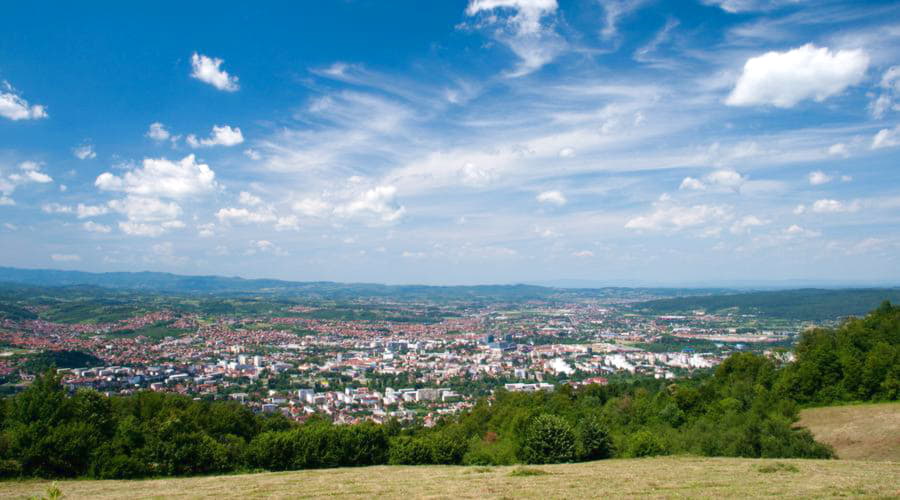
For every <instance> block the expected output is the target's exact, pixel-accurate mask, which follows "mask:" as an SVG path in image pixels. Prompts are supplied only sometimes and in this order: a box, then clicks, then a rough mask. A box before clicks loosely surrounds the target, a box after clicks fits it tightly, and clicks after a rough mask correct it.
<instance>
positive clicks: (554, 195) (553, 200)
mask: <svg viewBox="0 0 900 500" xmlns="http://www.w3.org/2000/svg"><path fill="white" fill-rule="evenodd" d="M535 199H536V200H537V201H538V203H544V204H547V203H549V204H551V205H556V206H560V207H561V206H563V205H565V204H566V202H567V201H568V200H566V197H565V195H563V194H562V193H561V192H559V191H555V190H554V191H544V192H542V193H538V195H537V196H535Z"/></svg>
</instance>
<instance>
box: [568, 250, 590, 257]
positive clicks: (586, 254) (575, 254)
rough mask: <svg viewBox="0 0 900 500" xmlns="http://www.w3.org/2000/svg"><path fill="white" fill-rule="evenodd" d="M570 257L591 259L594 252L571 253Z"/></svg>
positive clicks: (580, 251)
mask: <svg viewBox="0 0 900 500" xmlns="http://www.w3.org/2000/svg"><path fill="white" fill-rule="evenodd" d="M572 256H573V257H581V258H586V257H593V256H594V252H592V251H590V250H579V251H577V252H572Z"/></svg>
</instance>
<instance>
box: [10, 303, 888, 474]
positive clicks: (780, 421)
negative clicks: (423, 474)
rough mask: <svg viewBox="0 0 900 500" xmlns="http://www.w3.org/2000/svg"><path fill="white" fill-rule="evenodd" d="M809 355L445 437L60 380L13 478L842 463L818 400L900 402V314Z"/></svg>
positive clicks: (493, 410) (727, 365)
mask: <svg viewBox="0 0 900 500" xmlns="http://www.w3.org/2000/svg"><path fill="white" fill-rule="evenodd" d="M795 353H796V360H795V361H793V362H790V363H786V364H779V363H778V362H776V361H775V360H773V359H771V358H767V357H764V356H760V355H756V354H752V353H740V354H735V355H733V356H731V357H729V358H728V359H727V360H725V362H723V363H722V364H721V365H719V366H718V367H717V368H716V370H715V371H714V372H713V373H712V374H709V375H704V376H700V377H696V378H691V379H685V380H681V381H678V382H675V383H672V382H671V381H658V380H649V379H648V380H639V381H633V382H617V383H613V384H610V385H607V386H598V385H591V386H586V387H582V388H578V389H574V388H572V387H570V386H565V385H564V386H560V387H559V388H557V390H556V391H554V392H552V393H543V392H541V393H535V394H524V393H510V392H506V391H503V390H498V391H497V392H496V393H495V395H494V397H493V398H490V399H488V398H486V399H482V400H480V401H479V402H478V403H477V404H476V405H475V407H474V408H473V409H471V410H470V411H468V412H465V413H463V414H461V415H458V416H455V417H448V418H444V419H442V420H440V421H439V423H438V424H437V425H436V426H434V427H432V428H425V427H421V426H412V427H403V426H401V425H400V424H399V423H397V422H393V421H392V422H389V423H387V424H385V425H376V424H372V423H365V424H359V425H333V424H332V423H331V422H330V421H327V420H325V419H322V418H320V417H313V418H311V419H310V420H309V421H307V422H306V423H303V424H298V423H295V422H293V421H290V420H288V419H287V418H284V417H283V416H281V415H258V414H254V413H253V412H252V411H251V410H249V409H248V408H246V407H244V406H242V405H239V404H237V403H234V402H205V401H196V400H193V399H190V398H188V397H184V396H179V395H173V394H165V393H154V392H140V393H137V394H135V395H132V396H127V397H117V396H115V397H105V396H103V395H101V394H99V393H98V392H96V391H89V390H82V391H78V392H77V393H75V394H74V395H69V394H67V393H66V391H65V389H64V388H63V385H62V383H61V379H60V375H58V374H57V373H56V372H55V371H54V370H48V371H47V372H46V373H44V374H43V375H42V376H39V377H37V378H36V380H35V381H34V383H33V384H32V385H31V386H30V387H29V388H28V389H27V390H25V391H23V392H21V393H19V394H17V395H15V396H14V397H9V398H5V399H3V400H0V476H2V477H22V476H36V477H92V478H135V477H151V476H179V475H192V474H218V473H228V472H235V471H253V470H293V469H307V468H323V467H342V466H363V465H376V464H466V465H489V464H491V465H493V464H498V465H499V464H512V463H560V462H574V461H582V460H597V459H603V458H609V457H644V456H652V455H666V454H694V455H702V456H738V457H769V458H776V457H777V458H792V457H808V458H829V457H831V456H833V452H832V450H831V449H830V448H829V447H827V446H825V445H823V444H820V443H817V442H816V441H815V440H814V439H813V437H812V435H811V434H810V433H809V432H808V431H807V430H804V429H797V428H795V427H794V424H795V422H796V421H797V418H798V411H799V409H800V408H801V407H802V406H804V405H815V404H830V403H834V402H840V401H856V400H896V399H897V397H898V394H900V307H895V306H892V305H891V304H889V303H885V304H883V305H882V306H881V307H879V308H878V309H877V310H875V311H873V312H872V313H870V314H869V315H868V316H866V317H865V318H860V319H851V320H848V321H846V322H845V323H843V324H842V325H841V326H840V327H838V328H836V329H815V330H810V331H807V332H804V333H803V334H802V336H801V339H800V341H799V343H798V345H797V348H796V351H795Z"/></svg>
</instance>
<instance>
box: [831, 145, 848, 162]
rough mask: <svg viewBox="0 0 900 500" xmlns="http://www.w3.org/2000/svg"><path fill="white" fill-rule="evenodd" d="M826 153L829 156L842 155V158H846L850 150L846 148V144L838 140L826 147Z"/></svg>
mask: <svg viewBox="0 0 900 500" xmlns="http://www.w3.org/2000/svg"><path fill="white" fill-rule="evenodd" d="M828 154H829V155H831V156H843V157H844V158H847V157H848V156H850V150H849V149H847V145H846V144H844V143H843V142H839V143H837V144H832V145H831V146H829V147H828Z"/></svg>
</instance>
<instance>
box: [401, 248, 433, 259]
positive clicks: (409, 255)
mask: <svg viewBox="0 0 900 500" xmlns="http://www.w3.org/2000/svg"><path fill="white" fill-rule="evenodd" d="M400 256H401V257H403V258H404V259H424V258H425V257H427V254H426V253H425V252H410V251H409V250H404V251H403V253H401V254H400Z"/></svg>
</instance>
